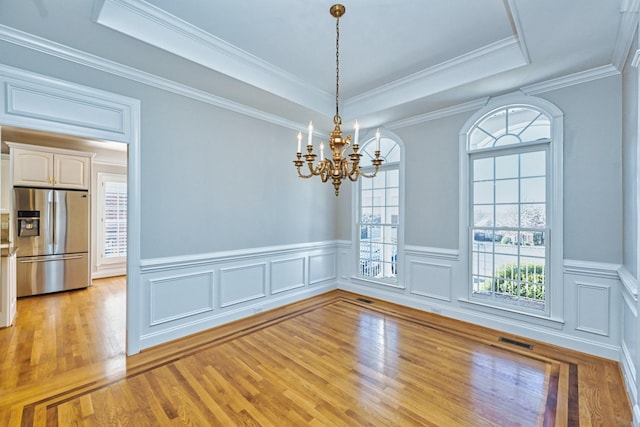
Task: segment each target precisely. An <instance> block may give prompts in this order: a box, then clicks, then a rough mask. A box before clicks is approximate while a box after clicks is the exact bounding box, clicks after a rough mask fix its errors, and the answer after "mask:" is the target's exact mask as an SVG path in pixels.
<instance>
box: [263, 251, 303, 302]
mask: <svg viewBox="0 0 640 427" xmlns="http://www.w3.org/2000/svg"><path fill="white" fill-rule="evenodd" d="M304 264H305V258H304V257H298V258H292V259H281V260H276V261H271V293H272V294H279V293H280V292H285V291H290V290H292V289H297V288H302V287H303V286H304V273H305V269H304Z"/></svg>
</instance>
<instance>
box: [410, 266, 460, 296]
mask: <svg viewBox="0 0 640 427" xmlns="http://www.w3.org/2000/svg"><path fill="white" fill-rule="evenodd" d="M408 264H409V285H408V287H409V292H410V293H412V294H414V295H419V296H423V297H428V298H434V299H438V300H442V301H447V302H451V291H452V289H453V282H452V277H453V276H452V267H451V265H447V264H441V263H430V262H419V261H413V260H412V261H409V262H408Z"/></svg>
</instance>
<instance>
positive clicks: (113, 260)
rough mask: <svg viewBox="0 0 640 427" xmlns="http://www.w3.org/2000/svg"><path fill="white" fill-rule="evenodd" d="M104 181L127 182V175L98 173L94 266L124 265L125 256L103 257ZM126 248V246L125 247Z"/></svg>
mask: <svg viewBox="0 0 640 427" xmlns="http://www.w3.org/2000/svg"><path fill="white" fill-rule="evenodd" d="M105 182H123V183H126V182H127V175H125V174H114V173H104V172H101V173H98V182H97V187H98V203H97V210H98V212H97V213H98V215H97V217H98V224H97V227H96V228H97V258H98V259H97V260H96V267H98V268H99V267H105V266H108V267H115V266H117V265H124V264H126V262H127V257H126V256H121V257H110V258H105V257H104V185H103V184H104V183H105ZM127 198H128V196H127ZM127 249H128V248H127Z"/></svg>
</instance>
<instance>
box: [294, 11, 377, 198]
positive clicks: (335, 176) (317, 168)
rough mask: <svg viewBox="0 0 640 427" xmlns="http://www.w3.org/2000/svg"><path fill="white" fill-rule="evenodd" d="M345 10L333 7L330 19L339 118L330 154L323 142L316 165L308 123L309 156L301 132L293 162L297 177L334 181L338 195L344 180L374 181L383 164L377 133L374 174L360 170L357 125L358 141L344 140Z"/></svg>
mask: <svg viewBox="0 0 640 427" xmlns="http://www.w3.org/2000/svg"><path fill="white" fill-rule="evenodd" d="M345 11H346V9H345V7H344V5H342V4H334V5H333V6H331V9H329V12H330V13H331V16H333V17H334V18H336V115H335V116H333V124H334V128H333V130H332V131H331V133H330V134H329V150H330V152H329V155H328V156H327V157H325V155H324V149H325V146H324V143H321V144H320V160H319V161H318V162H317V163H316V157H317V156H316V155H315V154H314V153H313V142H312V140H313V126H312V124H311V123H309V135H308V138H309V140H308V143H307V153H306V154H302V132H299V133H298V151H297V152H296V160H294V161H293V164H294V165H295V167H296V169H297V171H298V176H299V177H300V178H304V179H307V178H311V177H313V176H319V177H320V179H321V180H322V182H327V181H331V183H332V184H333V188H334V190H335V194H336V196H337V195H338V194H339V192H340V185H341V183H342V181H343V180H347V179H348V180H349V181H353V182H355V181H357V180H358V178H359V177H364V178H373V177H374V176H376V174H377V173H378V168H379V167H380V165H381V164H382V162H384V159H382V158H380V134H379V133H378V132H376V140H377V147H376V151H375V158H374V159H372V160H371V164H372V165H373V168H374V170H373V173H371V174H367V173H364V172H363V171H362V169H360V158H361V157H362V154H360V153H359V152H358V149H359V145H358V131H359V129H360V128H359V127H358V122H356V126H355V132H356V133H355V138H354V140H353V142H352V139H351V136H350V135H347V136H346V137H343V134H342V129H341V128H340V126H341V125H342V118H341V117H340V17H341V16H342V15H344V13H345ZM349 146H351V148H352V150H353V151H352V152H351V153H350V154H348V155H345V150H346V149H347V147H349ZM305 163H306V164H307V166H308V168H309V172H308V173H304V172H303V171H302V170H301V168H302V167H303V166H304V165H305Z"/></svg>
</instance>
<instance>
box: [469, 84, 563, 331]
mask: <svg viewBox="0 0 640 427" xmlns="http://www.w3.org/2000/svg"><path fill="white" fill-rule="evenodd" d="M518 107H526V108H532V109H535V110H538V111H540V112H542V113H544V114H546V115H547V117H548V118H549V120H550V127H551V129H550V133H551V138H550V139H547V140H541V141H532V142H525V143H522V144H518V145H507V146H499V147H489V148H482V149H476V150H473V151H472V150H470V149H469V145H468V144H469V136H470V134H471V132H472V131H473V129H474V127H475V125H476V124H477V123H478V122H480V121H482V120H483V119H485V118H486V117H487V116H489V115H490V114H492V113H495V112H497V111H500V110H502V109H505V108H518ZM563 134H564V131H563V114H562V112H561V111H560V109H558V108H557V107H556V106H555V105H553V104H552V103H550V102H548V101H546V100H543V99H540V98H536V97H531V96H519V95H507V96H504V97H499V98H496V99H494V100H493V101H491V102H489V103H488V104H487V105H486V106H485V107H484V108H482V109H480V110H479V111H477V112H476V113H475V114H474V115H472V116H471V117H470V118H469V119H468V120H467V122H466V123H465V125H464V126H463V127H462V129H461V131H460V138H459V146H460V181H459V185H460V199H459V203H460V204H459V206H460V209H459V214H460V218H459V239H460V242H459V244H460V246H459V247H460V248H461V251H460V262H461V267H462V268H461V270H462V271H463V273H462V276H461V277H462V280H460V286H461V288H460V289H459V295H461V298H460V301H461V302H463V303H469V304H471V305H472V307H475V308H479V309H482V310H488V311H489V312H493V311H495V310H499V311H500V312H502V313H503V314H505V315H507V316H511V317H514V318H518V317H520V316H522V315H524V316H527V317H529V318H532V317H533V318H540V319H544V320H551V321H552V322H558V323H562V322H563V304H564V302H563V298H564V293H563V288H564V286H563V262H564V259H563V200H562V196H563V191H562V190H563V163H562V162H563V160H562V146H563V143H562V142H563ZM545 144H546V145H548V148H547V156H548V158H547V167H546V175H547V182H546V189H547V197H546V203H547V206H546V212H547V218H546V233H547V234H548V235H547V236H546V240H547V242H546V246H547V248H546V251H547V254H548V256H547V261H548V263H549V265H548V266H547V269H546V270H547V271H546V278H545V286H546V289H545V291H546V301H545V310H544V311H540V310H535V311H532V310H527V309H523V308H522V307H520V306H518V305H515V304H513V305H512V304H496V303H492V302H491V301H487V300H484V299H482V298H476V297H474V296H473V283H472V281H471V277H472V272H473V271H472V270H473V267H472V259H471V255H472V244H473V239H472V238H471V233H472V228H473V227H472V223H471V218H472V209H473V206H472V200H471V194H472V192H471V188H470V186H471V181H472V176H471V166H472V163H471V161H472V159H474V158H478V157H480V156H482V157H494V156H492V155H491V154H492V153H495V155H496V156H498V155H502V154H507V153H509V152H512V153H514V152H523V151H527V150H532V149H533V150H534V151H535V150H536V148H535V146H542V145H545Z"/></svg>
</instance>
